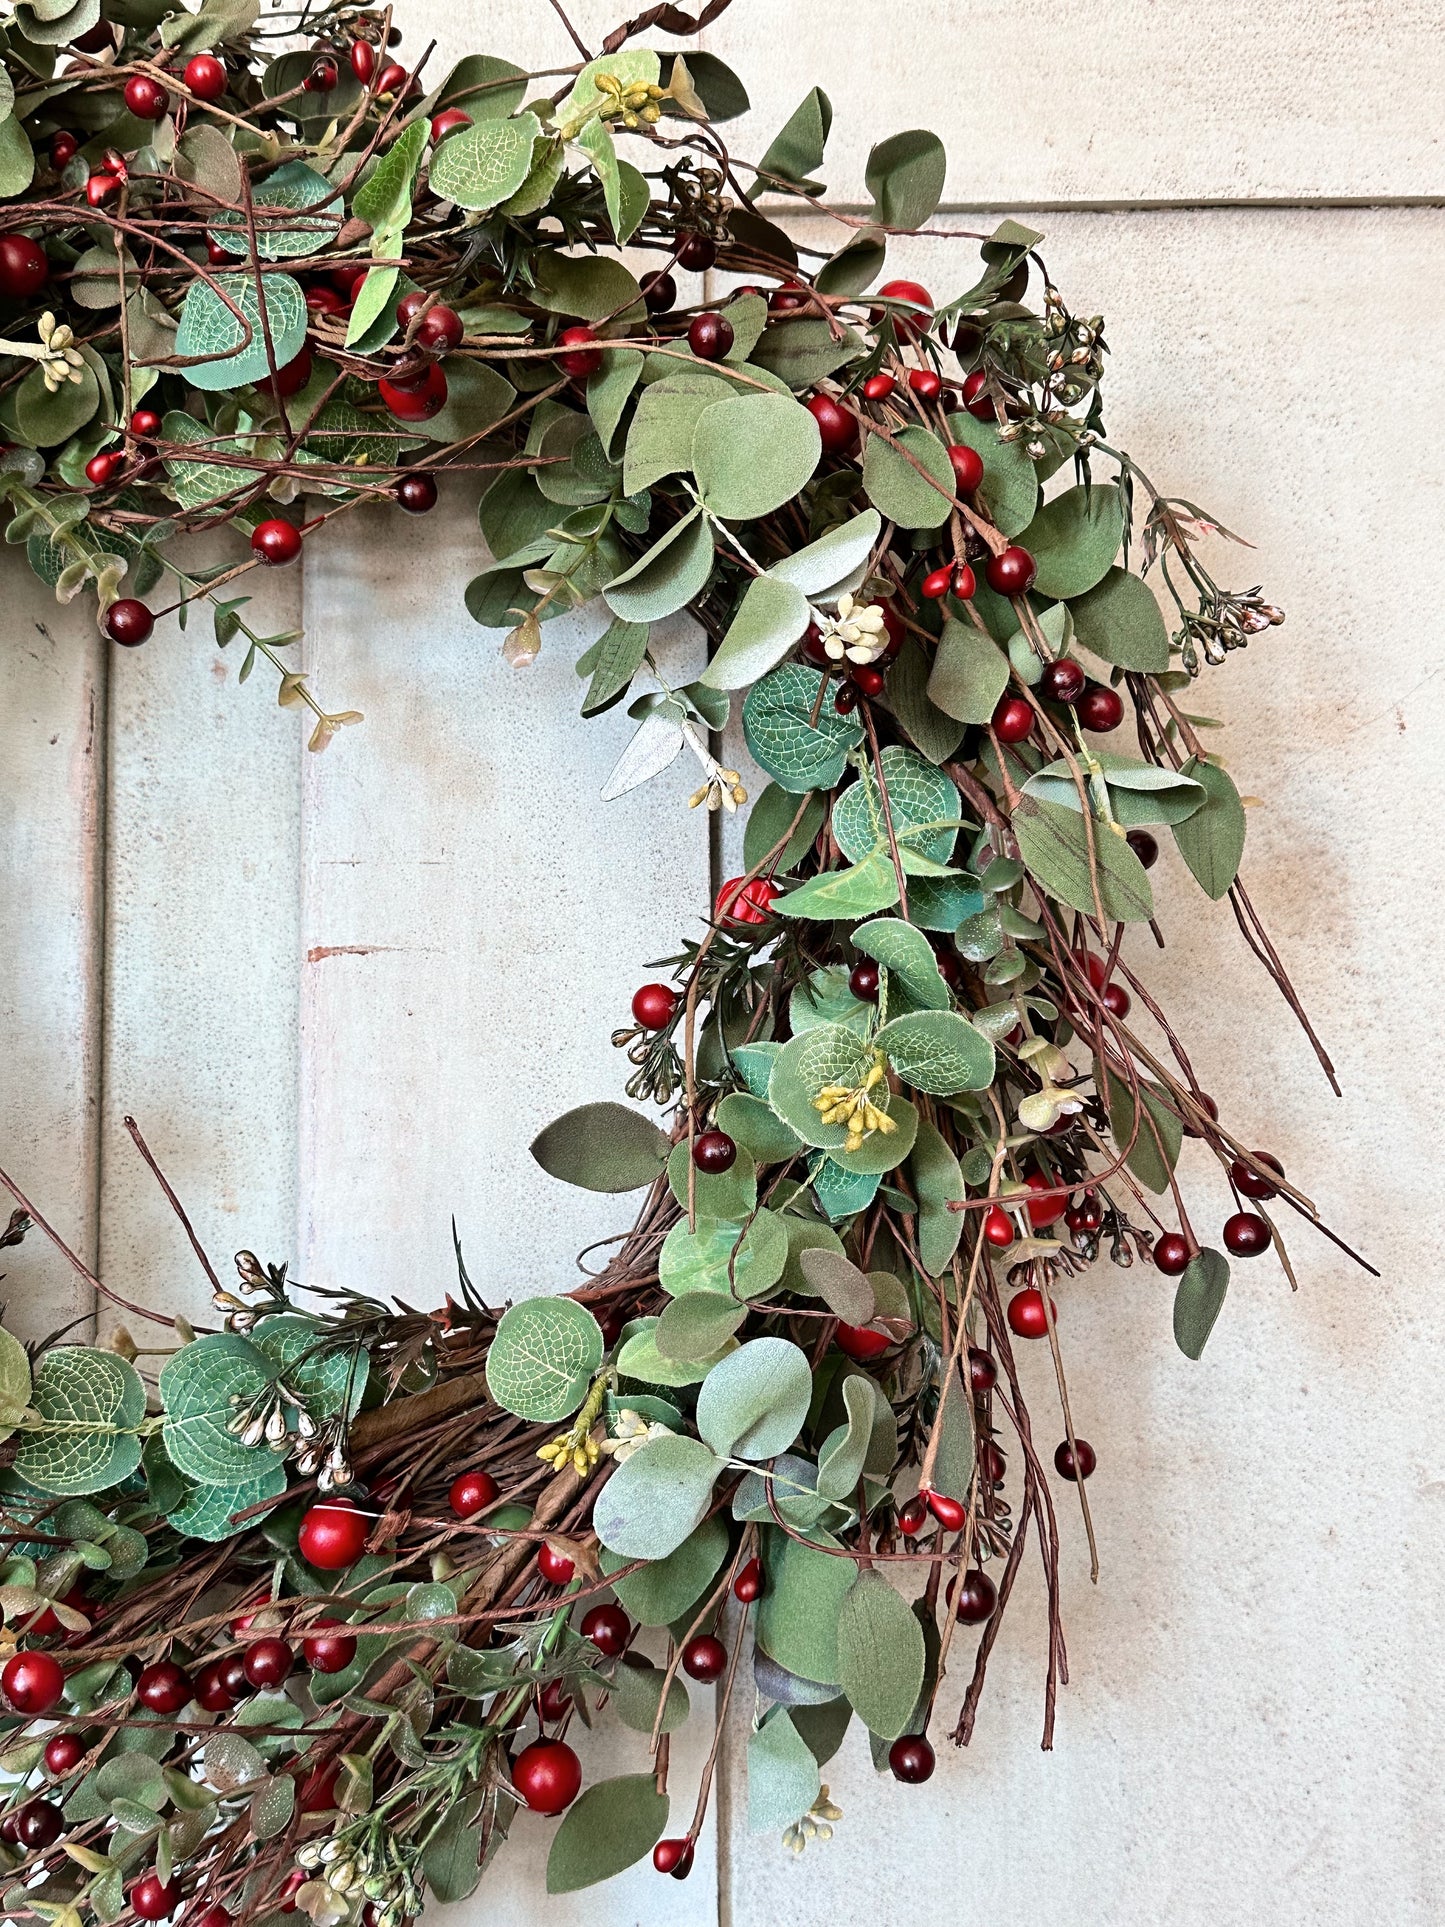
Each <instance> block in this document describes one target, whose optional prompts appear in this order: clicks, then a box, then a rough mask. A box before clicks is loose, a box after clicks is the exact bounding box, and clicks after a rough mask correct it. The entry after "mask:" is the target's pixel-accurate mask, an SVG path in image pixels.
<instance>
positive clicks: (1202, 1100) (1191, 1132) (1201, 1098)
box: [1184, 1091, 1219, 1137]
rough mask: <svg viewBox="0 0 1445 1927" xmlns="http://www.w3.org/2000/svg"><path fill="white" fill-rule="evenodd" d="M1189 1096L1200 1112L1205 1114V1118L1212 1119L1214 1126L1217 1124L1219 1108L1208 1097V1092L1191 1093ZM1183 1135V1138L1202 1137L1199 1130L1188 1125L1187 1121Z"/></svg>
mask: <svg viewBox="0 0 1445 1927" xmlns="http://www.w3.org/2000/svg"><path fill="white" fill-rule="evenodd" d="M1189 1095H1190V1096H1191V1097H1192V1098H1193V1099H1194V1102H1195V1104H1196V1105H1197V1106H1198V1107H1199V1109H1200V1110H1201V1111H1203V1112H1204V1113H1205V1115H1206V1116H1207V1117H1211V1118H1213V1120H1214V1122H1215V1123H1216V1124H1217V1123H1218V1122H1219V1106H1218V1105H1217V1104H1216V1103H1215V1101H1214V1099H1213V1098H1212V1097H1210V1096H1209V1094H1208V1092H1206V1091H1191V1092H1190V1093H1189ZM1184 1135H1185V1137H1202V1136H1203V1133H1202V1132H1201V1131H1200V1130H1198V1129H1197V1128H1196V1127H1195V1126H1194V1125H1193V1124H1191V1123H1189V1122H1188V1120H1187V1119H1186V1121H1185V1125H1184Z"/></svg>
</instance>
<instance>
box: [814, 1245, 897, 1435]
mask: <svg viewBox="0 0 1445 1927" xmlns="http://www.w3.org/2000/svg"><path fill="white" fill-rule="evenodd" d="M798 1262H799V1266H800V1268H801V1270H802V1273H803V1276H804V1277H805V1278H806V1279H807V1281H808V1286H809V1289H810V1290H811V1291H812V1292H813V1293H814V1295H815V1296H816V1297H819V1298H821V1299H822V1301H823V1303H824V1304H825V1305H826V1306H827V1307H828V1309H829V1311H831V1312H832V1313H833V1315H834V1316H835V1317H836V1318H841V1319H842V1320H843V1323H844V1324H845V1325H866V1324H867V1323H868V1321H869V1319H870V1318H872V1317H873V1315H874V1313H875V1312H876V1310H877V1309H878V1307H877V1301H876V1300H875V1299H874V1296H873V1287H872V1285H870V1284H869V1282H868V1279H867V1276H866V1274H865V1273H864V1272H861V1271H860V1270H859V1269H858V1267H857V1265H855V1264H854V1263H853V1261H852V1259H851V1258H849V1257H848V1256H846V1254H845V1253H843V1252H841V1251H829V1250H828V1248H827V1246H826V1245H824V1246H821V1247H818V1246H815V1247H814V1248H813V1249H811V1250H808V1251H804V1252H801V1253H800V1254H799V1259H798ZM871 1422H872V1421H871V1420H870V1424H871Z"/></svg>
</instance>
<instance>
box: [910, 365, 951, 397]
mask: <svg viewBox="0 0 1445 1927" xmlns="http://www.w3.org/2000/svg"><path fill="white" fill-rule="evenodd" d="M908 386H909V387H910V388H911V389H912V390H913V392H914V394H915V395H917V396H918V398H919V400H920V401H932V400H933V399H934V397H935V396H936V395H937V394H938V392H939V390H940V389H941V388H942V387H943V382H942V380H941V379H940V377H939V376H938V375H937V374H935V373H934V371H933V369H932V368H910V369H909V371H908Z"/></svg>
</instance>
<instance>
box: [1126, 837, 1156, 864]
mask: <svg viewBox="0 0 1445 1927" xmlns="http://www.w3.org/2000/svg"><path fill="white" fill-rule="evenodd" d="M1124 841H1125V842H1126V843H1127V844H1128V845H1129V848H1130V849H1131V850H1132V851H1133V852H1134V854H1135V856H1137V857H1138V859H1139V861H1140V862H1141V863H1142V864H1143V865H1144V868H1145V869H1146V870H1152V869H1153V868H1154V865H1155V864H1156V863H1157V862H1158V861H1159V839H1158V838H1157V837H1156V836H1155V835H1154V834H1153V832H1152V831H1150V830H1129V831H1128V832H1127V833H1126V834H1125V837H1124Z"/></svg>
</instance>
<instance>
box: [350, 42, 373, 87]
mask: <svg viewBox="0 0 1445 1927" xmlns="http://www.w3.org/2000/svg"><path fill="white" fill-rule="evenodd" d="M346 58H347V61H348V63H349V65H350V67H351V71H352V73H354V74H355V76H356V78H357V79H358V80H359V81H360V82H361V84H362V86H363V87H364V86H365V85H366V83H367V82H368V81H369V80H370V79H371V76H372V75H373V74H374V73H375V72H376V49H375V47H373V46H372V44H371V42H370V41H369V40H353V41H352V43H351V45H350V46H349V47H348V48H347V50H346Z"/></svg>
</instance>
